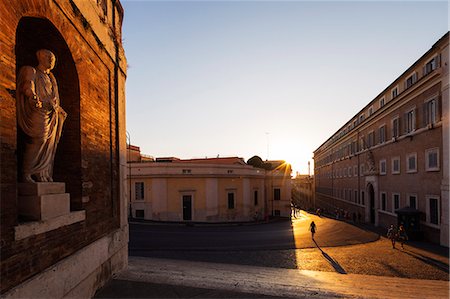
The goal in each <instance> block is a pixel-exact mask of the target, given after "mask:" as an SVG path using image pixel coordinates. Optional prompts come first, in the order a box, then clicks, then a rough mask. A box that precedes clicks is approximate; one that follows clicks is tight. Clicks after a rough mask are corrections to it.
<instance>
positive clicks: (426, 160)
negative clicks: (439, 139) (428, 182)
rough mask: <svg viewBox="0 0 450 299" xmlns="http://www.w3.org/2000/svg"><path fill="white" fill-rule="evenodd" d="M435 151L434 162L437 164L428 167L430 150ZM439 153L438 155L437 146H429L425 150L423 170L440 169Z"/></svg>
mask: <svg viewBox="0 0 450 299" xmlns="http://www.w3.org/2000/svg"><path fill="white" fill-rule="evenodd" d="M433 151H436V163H437V166H436V167H430V156H429V154H430V152H433ZM439 159H440V155H439V147H433V148H429V149H426V150H425V171H429V172H432V171H440V170H441V167H440V164H441V163H440V160H439Z"/></svg>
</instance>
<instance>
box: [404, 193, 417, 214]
mask: <svg viewBox="0 0 450 299" xmlns="http://www.w3.org/2000/svg"><path fill="white" fill-rule="evenodd" d="M411 197H414V198H415V199H416V202H415V207H411ZM407 201H408V206H409V207H410V208H414V209H416V210H418V208H417V207H418V206H419V200H418V197H417V194H416V193H408V195H407Z"/></svg>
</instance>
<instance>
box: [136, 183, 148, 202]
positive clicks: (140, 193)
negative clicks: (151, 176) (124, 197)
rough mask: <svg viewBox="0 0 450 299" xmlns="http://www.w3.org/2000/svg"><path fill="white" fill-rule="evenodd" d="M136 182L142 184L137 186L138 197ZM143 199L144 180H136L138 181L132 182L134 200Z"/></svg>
mask: <svg viewBox="0 0 450 299" xmlns="http://www.w3.org/2000/svg"><path fill="white" fill-rule="evenodd" d="M138 184H142V185H141V187H140V188H139V189H140V190H139V195H141V196H140V198H138V192H137V191H138ZM143 200H145V182H143V181H138V182H134V201H143Z"/></svg>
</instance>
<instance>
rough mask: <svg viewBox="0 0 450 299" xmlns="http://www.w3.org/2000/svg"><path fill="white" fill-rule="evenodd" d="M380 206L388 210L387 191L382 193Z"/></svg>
mask: <svg viewBox="0 0 450 299" xmlns="http://www.w3.org/2000/svg"><path fill="white" fill-rule="evenodd" d="M380 206H381V210H383V211H386V192H381V193H380Z"/></svg>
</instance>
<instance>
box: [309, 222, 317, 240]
mask: <svg viewBox="0 0 450 299" xmlns="http://www.w3.org/2000/svg"><path fill="white" fill-rule="evenodd" d="M309 230H310V231H311V237H312V239H313V240H314V234H315V233H316V224H315V223H314V221H311V224H310V225H309Z"/></svg>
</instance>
